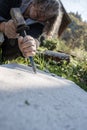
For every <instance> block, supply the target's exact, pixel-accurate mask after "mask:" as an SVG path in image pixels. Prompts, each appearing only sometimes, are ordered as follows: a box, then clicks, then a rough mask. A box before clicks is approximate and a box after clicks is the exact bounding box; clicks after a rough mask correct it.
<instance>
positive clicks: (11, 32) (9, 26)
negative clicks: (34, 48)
mask: <svg viewBox="0 0 87 130" xmlns="http://www.w3.org/2000/svg"><path fill="white" fill-rule="evenodd" d="M0 28H1V29H0V30H1V31H2V32H3V33H4V34H5V35H6V36H7V37H8V38H17V37H18V34H17V33H16V27H15V24H14V22H13V20H9V21H8V22H2V23H1V24H0Z"/></svg>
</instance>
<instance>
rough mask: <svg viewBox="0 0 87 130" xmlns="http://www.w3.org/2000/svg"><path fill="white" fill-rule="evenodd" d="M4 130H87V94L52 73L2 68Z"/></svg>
mask: <svg viewBox="0 0 87 130" xmlns="http://www.w3.org/2000/svg"><path fill="white" fill-rule="evenodd" d="M0 130H87V93H86V92H85V91H84V90H82V89H81V88H80V87H79V86H77V85H76V84H75V83H73V82H71V81H69V80H66V79H64V78H61V77H58V76H55V75H52V74H50V73H46V72H42V71H39V70H37V74H34V73H33V71H32V68H31V67H28V66H24V65H17V64H8V65H2V66H0Z"/></svg>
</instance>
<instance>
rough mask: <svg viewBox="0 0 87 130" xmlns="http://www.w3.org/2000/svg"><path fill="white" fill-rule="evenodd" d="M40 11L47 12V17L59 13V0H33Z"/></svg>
mask: <svg viewBox="0 0 87 130" xmlns="http://www.w3.org/2000/svg"><path fill="white" fill-rule="evenodd" d="M32 1H33V3H34V4H35V5H36V6H37V7H38V10H39V11H42V12H44V13H45V16H46V18H50V17H53V16H56V15H58V10H59V0H32Z"/></svg>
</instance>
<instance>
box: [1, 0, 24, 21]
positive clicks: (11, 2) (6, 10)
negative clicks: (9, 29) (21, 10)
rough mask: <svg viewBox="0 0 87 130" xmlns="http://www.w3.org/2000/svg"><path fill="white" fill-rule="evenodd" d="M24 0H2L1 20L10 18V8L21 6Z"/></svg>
mask: <svg viewBox="0 0 87 130" xmlns="http://www.w3.org/2000/svg"><path fill="white" fill-rule="evenodd" d="M21 1H22V0H0V22H3V21H7V20H9V19H10V18H11V17H10V9H11V8H12V7H20V5H21Z"/></svg>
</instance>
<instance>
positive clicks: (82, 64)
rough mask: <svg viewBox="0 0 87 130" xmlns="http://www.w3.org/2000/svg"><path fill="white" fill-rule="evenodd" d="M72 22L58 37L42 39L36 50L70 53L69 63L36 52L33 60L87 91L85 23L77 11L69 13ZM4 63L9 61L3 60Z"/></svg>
mask: <svg viewBox="0 0 87 130" xmlns="http://www.w3.org/2000/svg"><path fill="white" fill-rule="evenodd" d="M69 15H70V17H71V20H72V23H71V24H70V25H69V26H68V28H67V29H66V31H65V32H64V33H63V34H62V37H61V38H60V39H53V40H47V41H44V43H43V46H42V47H40V48H39V49H38V51H40V52H41V51H44V50H47V49H48V50H53V51H60V52H64V53H67V54H69V55H70V63H69V64H67V62H66V61H64V60H63V61H59V62H55V61H53V60H51V59H49V60H48V61H46V59H45V57H44V56H43V55H40V53H38V54H36V56H35V58H34V60H35V63H36V65H37V68H39V69H41V70H45V71H49V72H51V73H54V74H56V75H58V76H61V77H64V78H67V79H69V80H72V81H74V82H75V83H76V84H78V85H79V86H80V87H81V88H83V89H84V90H86V91H87V23H86V22H83V21H82V18H81V15H79V14H78V13H76V14H74V13H70V14H69ZM10 62H16V63H23V64H29V60H27V59H24V58H22V57H18V58H17V59H15V60H13V61H10ZM4 63H9V61H5V62H4Z"/></svg>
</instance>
